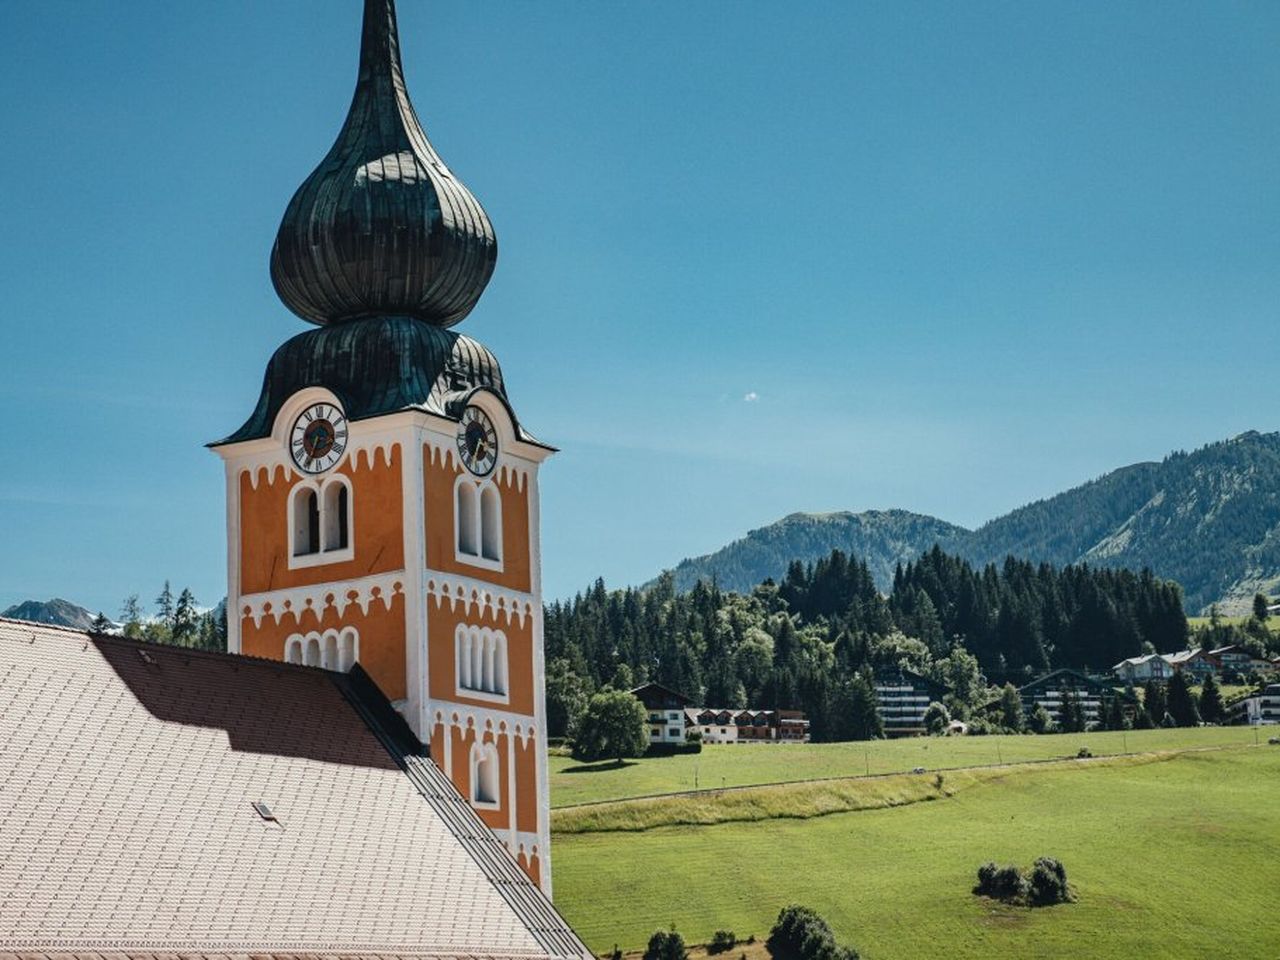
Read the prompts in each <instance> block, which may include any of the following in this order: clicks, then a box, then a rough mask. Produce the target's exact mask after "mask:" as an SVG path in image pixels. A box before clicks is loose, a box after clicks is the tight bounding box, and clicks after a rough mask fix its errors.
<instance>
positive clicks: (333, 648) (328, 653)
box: [320, 630, 338, 670]
mask: <svg viewBox="0 0 1280 960" xmlns="http://www.w3.org/2000/svg"><path fill="white" fill-rule="evenodd" d="M320 665H321V666H322V667H324V668H325V669H326V670H337V669H338V635H337V633H335V632H334V631H332V630H330V631H329V632H328V633H326V634H325V635H324V660H323V661H322V662H321V664H320Z"/></svg>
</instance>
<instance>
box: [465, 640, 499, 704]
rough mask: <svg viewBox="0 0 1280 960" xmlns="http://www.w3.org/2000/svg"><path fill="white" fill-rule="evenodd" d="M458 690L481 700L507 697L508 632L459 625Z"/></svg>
mask: <svg viewBox="0 0 1280 960" xmlns="http://www.w3.org/2000/svg"><path fill="white" fill-rule="evenodd" d="M454 657H455V660H456V664H457V680H458V693H459V694H461V695H463V696H468V697H473V698H475V699H479V700H500V701H503V702H505V701H506V700H507V635H506V634H505V633H503V632H502V631H501V630H490V629H489V628H488V627H469V626H467V625H466V624H460V625H459V626H458V628H457V630H456V631H454Z"/></svg>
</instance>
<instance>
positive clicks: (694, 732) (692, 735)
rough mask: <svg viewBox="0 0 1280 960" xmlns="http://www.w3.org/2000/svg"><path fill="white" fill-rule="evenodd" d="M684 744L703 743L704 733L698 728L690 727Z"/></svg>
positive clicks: (685, 734)
mask: <svg viewBox="0 0 1280 960" xmlns="http://www.w3.org/2000/svg"><path fill="white" fill-rule="evenodd" d="M684 742H685V743H701V742H702V731H701V730H699V729H698V728H697V727H690V728H689V729H688V730H686V731H685V732H684Z"/></svg>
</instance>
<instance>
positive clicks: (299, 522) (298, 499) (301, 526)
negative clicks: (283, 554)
mask: <svg viewBox="0 0 1280 960" xmlns="http://www.w3.org/2000/svg"><path fill="white" fill-rule="evenodd" d="M319 552H320V503H319V498H318V497H317V496H316V491H315V488H314V487H311V486H303V487H299V488H298V489H297V490H295V491H294V492H293V555H294V556H295V557H305V556H309V555H310V554H313V553H319Z"/></svg>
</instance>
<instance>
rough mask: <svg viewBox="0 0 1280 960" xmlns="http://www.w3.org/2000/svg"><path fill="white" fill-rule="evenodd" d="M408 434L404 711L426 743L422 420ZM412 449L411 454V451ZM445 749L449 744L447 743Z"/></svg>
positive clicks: (427, 686) (408, 428) (427, 658)
mask: <svg viewBox="0 0 1280 960" xmlns="http://www.w3.org/2000/svg"><path fill="white" fill-rule="evenodd" d="M404 433H405V435H406V438H405V443H404V446H403V447H402V448H401V450H402V451H403V456H404V466H403V468H402V469H401V471H400V477H401V482H402V483H403V488H402V497H403V503H404V507H403V511H402V515H403V518H404V564H405V574H406V579H405V583H409V584H413V585H414V589H411V590H409V591H408V593H407V595H406V596H405V606H404V629H405V645H404V677H405V688H406V689H405V692H406V694H407V695H408V698H409V709H408V711H407V713H406V714H405V717H406V719H407V720H408V723H409V727H410V728H411V729H412V730H413V732H414V733H415V734H417V736H418V739H419V740H420V741H422V742H423V743H425V744H428V745H430V743H431V727H430V724H429V723H428V719H427V718H428V711H427V691H428V690H430V689H431V687H430V682H431V675H430V674H431V656H430V646H429V645H428V642H427V641H428V631H429V627H428V625H427V609H428V602H427V598H426V596H425V594H423V592H422V588H421V585H422V577H423V571H425V570H426V567H427V555H426V549H427V523H428V521H427V512H426V511H427V507H426V500H425V491H424V488H423V484H424V473H423V470H422V436H423V428H422V424H421V422H420V421H418V420H417V419H413V418H410V419H409V420H408V422H407V425H406V426H405V427H404ZM410 451H412V453H410ZM445 749H446V750H448V749H449V747H448V746H447V745H446V747H445Z"/></svg>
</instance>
